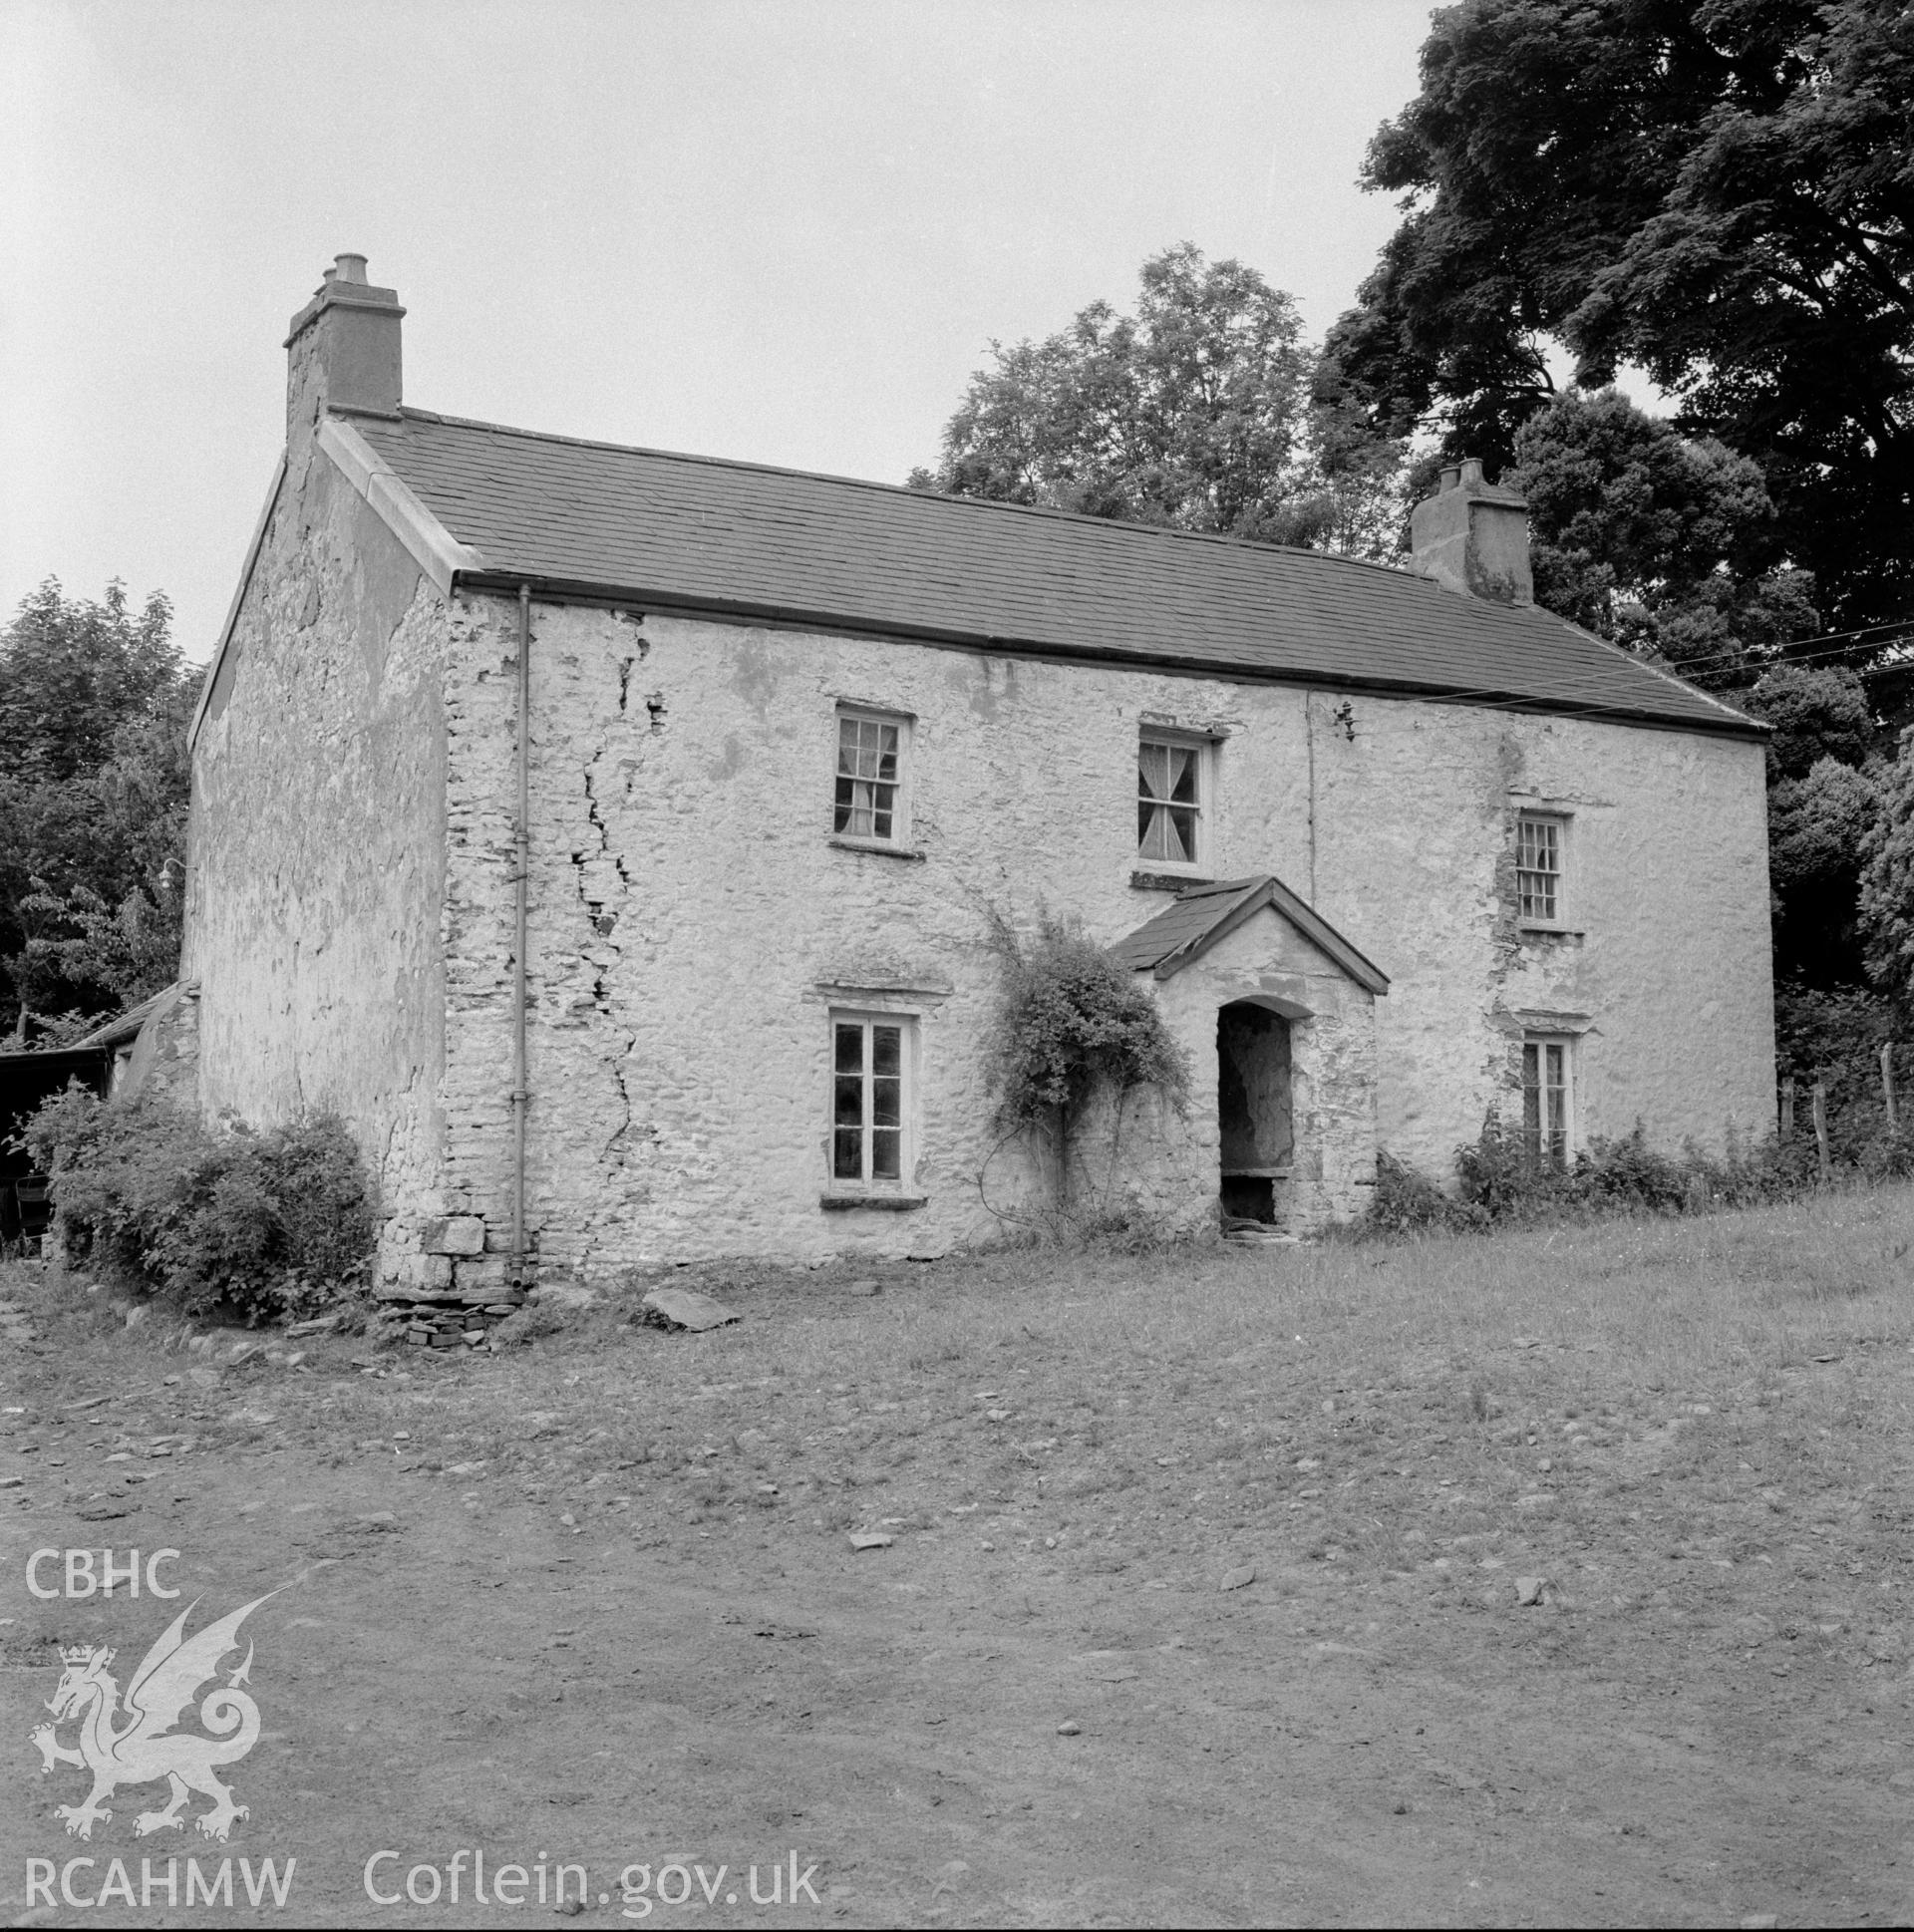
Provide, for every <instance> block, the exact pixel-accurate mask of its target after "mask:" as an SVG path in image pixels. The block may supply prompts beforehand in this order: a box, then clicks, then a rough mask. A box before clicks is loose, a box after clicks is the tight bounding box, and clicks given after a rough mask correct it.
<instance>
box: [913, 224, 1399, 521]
mask: <svg viewBox="0 0 1914 1932" xmlns="http://www.w3.org/2000/svg"><path fill="white" fill-rule="evenodd" d="M990 349H991V358H992V364H993V366H992V367H991V368H989V369H983V370H979V371H977V372H976V374H974V375H973V376H972V378H971V382H970V388H969V391H968V392H967V393H966V395H965V397H964V400H963V401H962V403H960V404H959V406H958V408H957V411H956V413H955V415H953V416H952V417H951V419H950V422H949V424H948V425H947V426H946V428H945V430H944V437H943V446H944V448H943V458H942V461H941V462H940V463H939V465H938V467H937V469H936V471H935V472H931V471H927V470H918V471H916V472H914V473H913V474H912V476H911V479H910V482H911V484H912V486H913V487H916V488H925V489H933V488H934V489H942V490H947V491H950V492H951V493H953V494H957V495H966V496H988V497H992V498H995V499H996V500H998V501H1001V502H1013V503H1030V504H1043V505H1046V506H1048V507H1051V508H1056V509H1070V510H1077V511H1080V512H1082V513H1084V514H1087V515H1091V516H1107V517H1112V518H1116V519H1120V520H1123V521H1129V522H1141V523H1156V524H1162V525H1168V526H1170V527H1173V528H1177V529H1189V530H1206V531H1213V532H1219V533H1223V534H1228V535H1234V536H1242V537H1249V538H1253V539H1256V540H1259V541H1264V542H1302V543H1316V544H1322V545H1326V546H1329V547H1336V548H1341V549H1350V550H1356V551H1360V552H1362V553H1366V554H1367V553H1371V552H1374V551H1379V550H1380V551H1384V552H1386V551H1387V550H1388V549H1391V548H1393V547H1394V544H1395V539H1396V530H1397V526H1398V525H1399V524H1400V522H1401V506H1400V503H1399V502H1398V501H1396V500H1395V499H1394V498H1393V497H1392V495H1391V489H1392V486H1393V483H1394V477H1395V473H1396V471H1398V470H1399V469H1400V466H1401V452H1400V450H1399V449H1396V448H1394V447H1393V446H1390V445H1389V444H1388V443H1387V442H1386V441H1385V442H1384V443H1382V444H1380V445H1379V443H1378V442H1377V440H1376V439H1375V438H1373V437H1370V436H1368V435H1366V434H1365V435H1362V436H1360V437H1359V436H1356V435H1353V434H1351V433H1350V430H1349V428H1348V426H1347V417H1348V411H1347V408H1346V407H1345V406H1343V405H1341V404H1340V403H1339V401H1338V399H1337V398H1336V397H1335V396H1333V395H1330V394H1324V395H1320V396H1319V395H1317V394H1316V393H1315V386H1316V383H1317V379H1318V369H1317V361H1316V357H1315V354H1314V352H1313V350H1312V349H1311V347H1310V346H1309V344H1308V343H1306V342H1305V340H1304V338H1303V332H1302V323H1301V320H1300V319H1299V317H1298V315H1297V313H1296V306H1295V303H1294V302H1293V301H1292V300H1291V298H1290V297H1289V296H1287V295H1285V294H1284V293H1283V292H1282V291H1281V290H1279V289H1274V288H1271V287H1270V286H1269V284H1268V283H1267V282H1266V281H1265V280H1264V279H1263V278H1262V276H1261V275H1259V274H1258V273H1257V272H1256V271H1255V270H1254V269H1253V268H1246V267H1244V266H1243V265H1242V264H1241V263H1240V262H1236V261H1219V262H1215V263H1211V262H1208V261H1206V260H1205V258H1204V256H1203V254H1202V252H1201V251H1200V250H1199V249H1198V248H1196V247H1195V246H1194V244H1192V243H1190V242H1182V243H1179V244H1178V245H1177V246H1175V247H1173V248H1167V249H1165V250H1164V251H1163V252H1162V253H1161V254H1159V255H1155V256H1152V257H1151V258H1150V259H1149V260H1148V261H1146V262H1145V263H1144V264H1143V268H1142V276H1141V288H1140V292H1139V295H1138V299H1137V304H1136V313H1135V315H1134V316H1126V315H1119V314H1117V311H1116V310H1115V309H1113V308H1112V307H1111V305H1110V304H1109V303H1108V302H1103V301H1098V302H1093V303H1091V305H1090V306H1089V307H1088V308H1086V309H1084V310H1082V311H1081V312H1080V313H1079V314H1078V316H1077V317H1076V319H1075V320H1074V321H1073V322H1072V323H1071V325H1070V327H1069V328H1067V329H1065V330H1064V331H1063V332H1061V333H1060V334H1058V335H1054V336H1050V337H1048V338H1047V339H1046V340H1044V341H1042V342H1029V341H1025V342H1020V343H1017V344H1016V345H1015V346H1013V347H1011V348H1008V349H1006V348H1005V347H1004V346H1003V345H1002V344H1001V343H999V342H993V343H992V344H991V345H990Z"/></svg>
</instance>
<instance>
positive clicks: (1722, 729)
mask: <svg viewBox="0 0 1914 1932" xmlns="http://www.w3.org/2000/svg"><path fill="white" fill-rule="evenodd" d="M951 500H953V501H954V500H958V499H956V498H953V499H951ZM1013 507H1014V505H1013ZM521 584H528V585H530V587H531V592H532V595H533V596H534V597H539V598H542V599H544V600H545V601H548V602H551V603H596V604H612V605H617V606H619V607H620V608H633V607H643V608H645V609H647V610H651V611H654V612H656V613H657V614H658V615H660V616H671V615H674V614H682V615H684V616H688V617H729V618H738V619H743V620H745V621H747V622H750V623H754V624H768V625H771V626H773V627H777V628H783V629H787V630H802V631H828V632H832V633H836V634H843V635H852V636H865V637H889V638H901V639H905V640H908V641H910V642H912V643H925V644H940V645H945V646H948V647H950V648H952V649H956V650H972V651H998V652H1004V653H1007V654H1009V655H1012V656H1016V657H1023V658H1030V659H1033V660H1036V661H1039V662H1046V663H1055V664H1112V665H1118V666H1121V667H1122V668H1124V669H1127V670H1146V671H1156V672H1167V673H1170V674H1171V675H1174V676H1179V677H1197V678H1225V679H1233V680H1236V681H1238V682H1244V683H1252V684H1293V685H1308V686H1310V687H1312V688H1314V689H1318V690H1324V691H1364V692H1372V693H1374V694H1375V695H1376V696H1378V697H1393V698H1411V699H1421V700H1424V701H1426V702H1430V703H1436V704H1461V705H1467V704H1484V705H1489V706H1492V707H1494V708H1496V709H1501V710H1512V711H1521V712H1533V713H1535V714H1537V715H1538V716H1542V717H1574V718H1586V719H1591V720H1593V721H1595V722H1597V723H1602V724H1616V725H1639V726H1642V727H1645V728H1647V729H1650V730H1655V731H1682V732H1706V733H1714V734H1720V735H1723V736H1730V737H1740V738H1748V737H1764V736H1765V735H1766V732H1767V727H1766V726H1765V725H1761V724H1758V723H1757V722H1756V721H1754V719H1750V718H1745V717H1744V716H1743V715H1742V714H1741V713H1740V712H1738V711H1736V710H1734V708H1733V707H1732V706H1728V705H1723V704H1721V703H1720V702H1719V701H1718V700H1712V699H1711V700H1710V701H1709V702H1710V703H1711V705H1713V707H1714V709H1715V710H1717V711H1719V712H1720V713H1721V717H1720V718H1719V720H1717V719H1715V718H1698V717H1693V716H1684V715H1683V714H1682V713H1680V712H1676V711H1651V710H1649V709H1648V708H1647V707H1646V706H1643V707H1640V708H1637V707H1635V706H1632V705H1625V704H1601V703H1591V702H1581V703H1575V702H1571V701H1570V700H1567V699H1564V698H1549V697H1543V696H1540V695H1537V694H1535V693H1532V692H1519V691H1502V690H1499V689H1496V688H1494V687H1492V686H1478V685H1460V684H1448V683H1442V682H1438V681H1437V680H1435V679H1431V680H1430V681H1428V682H1427V683H1418V682H1416V681H1414V680H1412V679H1408V678H1388V677H1374V676H1366V675H1364V674H1363V673H1361V672H1352V671H1346V670H1341V669H1337V670H1320V669H1315V668H1312V667H1309V666H1295V665H1268V664H1249V663H1246V662H1244V661H1242V660H1241V659H1232V658H1225V657H1193V656H1191V657H1183V656H1178V655H1176V654H1174V653H1171V652H1166V651H1125V650H1122V649H1120V648H1118V647H1116V646H1112V645H1101V646H1098V647H1096V648H1095V649H1079V648H1074V647H1072V646H1071V645H1068V644H1060V643H1057V642H1054V641H1046V640H1041V639H1036V638H1030V637H1021V636H1016V635H1012V634H1009V633H1006V632H998V631H983V630H963V629H953V628H949V627H946V626H942V625H934V624H912V623H905V622H898V621H895V620H889V619H884V620H880V619H875V618H869V617H863V616H857V615H850V614H846V613H844V612H842V611H837V610H831V609H829V608H825V607H819V608H815V609H812V608H808V607H803V606H798V605H793V604H773V603H760V602H755V601H753V600H751V599H748V598H735V597H712V596H701V595H697V594H695V593H687V592H685V591H683V590H661V589H658V588H656V587H653V586H647V585H643V584H613V583H609V582H605V581H601V580H597V579H584V578H567V577H551V576H545V575H542V574H540V573H539V572H537V571H535V570H533V571H527V570H513V569H510V568H508V567H505V566H503V565H502V564H500V563H499V562H498V561H496V560H494V561H492V562H489V563H488V564H486V565H485V566H484V567H482V568H473V569H461V570H459V571H457V572H455V573H454V581H453V586H452V587H453V588H454V589H468V590H476V591H493V592H497V593H500V594H503V595H511V596H515V595H516V594H517V591H518V588H519V586H520V585H521ZM1556 621H1558V622H1559V621H1561V620H1559V619H1557V620H1556ZM1597 641H1598V642H1601V641H1603V640H1599V639H1598V640H1597ZM1609 648H1611V649H1614V648H1616V647H1614V646H1610V647H1609ZM1622 655H1623V656H1624V657H1626V656H1628V653H1627V652H1623V653H1622ZM1631 662H1633V663H1635V664H1637V665H1638V666H1639V667H1640V668H1641V669H1643V670H1653V669H1655V667H1654V666H1652V665H1646V664H1642V662H1641V660H1640V659H1638V658H1637V659H1631ZM1660 675H1661V676H1662V678H1663V681H1664V682H1665V683H1670V684H1674V685H1675V686H1676V687H1677V688H1678V689H1680V690H1682V691H1683V692H1690V687H1689V686H1687V685H1686V684H1683V682H1682V681H1681V680H1680V679H1679V678H1670V677H1668V676H1667V674H1666V673H1661V674H1660ZM1691 695H1694V696H1699V697H1703V698H1706V697H1707V695H1708V694H1707V693H1705V692H1698V693H1691Z"/></svg>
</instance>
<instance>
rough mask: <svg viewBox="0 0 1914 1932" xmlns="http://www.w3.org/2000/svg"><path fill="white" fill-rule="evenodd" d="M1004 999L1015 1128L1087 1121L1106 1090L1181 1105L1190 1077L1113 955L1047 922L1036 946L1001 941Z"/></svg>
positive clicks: (1005, 1109) (1000, 1103) (1003, 1078)
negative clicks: (1140, 1090)
mask: <svg viewBox="0 0 1914 1932" xmlns="http://www.w3.org/2000/svg"><path fill="white" fill-rule="evenodd" d="M998 942H999V944H998V950H999V952H1000V954H1001V955H1002V957H1003V961H1004V992H1003V1002H1002V1007H1001V1009H1000V1013H999V1023H998V1040H997V1074H998V1099H997V1113H998V1118H999V1120H1000V1121H1001V1122H1002V1123H1003V1124H1004V1125H1005V1126H1007V1127H1009V1126H1019V1125H1031V1124H1035V1123H1038V1122H1045V1121H1047V1120H1048V1119H1049V1118H1050V1117H1051V1116H1053V1115H1055V1114H1056V1113H1058V1112H1059V1111H1060V1110H1061V1111H1062V1112H1063V1113H1065V1114H1066V1115H1069V1114H1072V1113H1077V1112H1080V1111H1081V1110H1082V1109H1083V1108H1084V1107H1085V1106H1086V1105H1087V1104H1088V1103H1089V1101H1090V1100H1091V1098H1092V1097H1093V1096H1094V1095H1095V1094H1097V1093H1098V1092H1099V1091H1100V1090H1102V1091H1105V1092H1108V1093H1111V1094H1114V1095H1116V1096H1117V1097H1118V1098H1119V1099H1120V1097H1121V1096H1123V1095H1124V1094H1127V1093H1128V1092H1129V1091H1130V1090H1131V1089H1132V1088H1136V1087H1154V1088H1156V1089H1157V1090H1158V1091H1159V1092H1160V1093H1162V1094H1163V1095H1164V1096H1165V1097H1167V1098H1168V1099H1169V1100H1170V1101H1171V1102H1172V1103H1173V1104H1175V1105H1178V1106H1180V1105H1181V1104H1182V1102H1183V1101H1184V1099H1185V1098H1186V1096H1187V1095H1188V1092H1189V1068H1188V1066H1187V1064H1186V1063H1185V1061H1184V1058H1183V1053H1182V1050H1181V1049H1180V1048H1179V1047H1178V1046H1177V1044H1176V1042H1175V1041H1174V1040H1173V1039H1172V1038H1171V1037H1170V1032H1169V1028H1168V1027H1167V1026H1166V1025H1165V1024H1164V1022H1163V1016H1162V1012H1161V1009H1160V1008H1158V1006H1157V1004H1156V1002H1155V1001H1154V1000H1153V999H1152V998H1151V997H1150V995H1149V992H1148V990H1147V989H1146V988H1144V987H1143V986H1140V985H1139V984H1138V983H1137V980H1136V976H1135V974H1134V973H1129V972H1125V971H1124V970H1123V968H1122V967H1120V966H1118V965H1117V962H1116V961H1115V960H1114V959H1112V958H1111V956H1110V955H1109V954H1108V953H1107V952H1105V951H1104V949H1103V948H1102V947H1101V946H1099V945H1097V944H1096V943H1095V942H1094V941H1092V940H1090V939H1087V938H1085V937H1084V936H1083V934H1082V933H1081V932H1078V931H1076V930H1074V929H1073V928H1071V927H1070V926H1067V925H1065V924H1064V923H1063V922H1062V921H1059V920H1055V919H1050V918H1046V919H1045V920H1044V921H1043V922H1042V924H1041V926H1040V927H1039V929H1038V935H1037V939H1036V942H1035V943H1034V944H1032V945H1029V946H1024V945H1020V944H1019V943H1018V942H1017V940H1016V938H1015V936H1014V935H1013V934H1012V933H1011V932H1010V930H1009V928H1008V927H1007V926H1004V927H1000V928H999V932H998Z"/></svg>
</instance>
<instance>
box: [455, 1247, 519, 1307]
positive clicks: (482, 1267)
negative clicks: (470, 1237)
mask: <svg viewBox="0 0 1914 1932" xmlns="http://www.w3.org/2000/svg"><path fill="white" fill-rule="evenodd" d="M510 1266H511V1257H510V1256H509V1255H503V1254H483V1255H472V1256H466V1255H462V1256H460V1258H459V1259H458V1260H457V1261H456V1262H454V1264H453V1269H452V1275H453V1280H454V1282H455V1283H456V1284H457V1285H458V1288H459V1292H460V1293H461V1294H479V1295H483V1297H484V1299H485V1300H487V1301H496V1300H497V1298H498V1293H499V1291H500V1290H502V1289H503V1288H504V1287H505V1285H506V1282H507V1280H508V1275H507V1270H508V1269H509V1268H510Z"/></svg>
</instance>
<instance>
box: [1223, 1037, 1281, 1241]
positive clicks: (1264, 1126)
mask: <svg viewBox="0 0 1914 1932" xmlns="http://www.w3.org/2000/svg"><path fill="white" fill-rule="evenodd" d="M1216 1113H1217V1123H1218V1125H1219V1126H1220V1127H1221V1128H1222V1141H1223V1145H1222V1201H1223V1214H1224V1216H1225V1218H1227V1219H1233V1220H1242V1221H1263V1222H1273V1221H1274V1220H1275V1219H1276V1182H1277V1181H1279V1180H1285V1179H1287V1178H1288V1176H1289V1169H1290V1160H1291V1156H1292V1155H1293V1153H1294V1151H1295V1128H1294V1126H1293V1123H1292V1120H1291V1113H1290V1059H1289V1022H1288V1021H1287V1020H1285V1019H1284V1018H1283V1017H1282V1015H1281V1014H1279V1013H1272V1012H1270V1010H1269V1009H1268V1008H1267V1007H1265V1006H1256V1005H1254V1004H1252V1003H1251V1002H1249V1001H1247V1000H1238V1001H1236V1002H1235V1003H1233V1004H1232V1005H1229V1006H1226V1007H1223V1008H1221V1009H1220V1010H1219V1011H1218V1012H1217V1015H1216Z"/></svg>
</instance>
